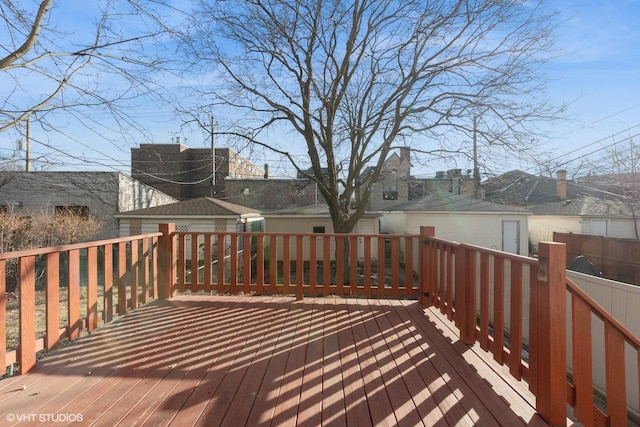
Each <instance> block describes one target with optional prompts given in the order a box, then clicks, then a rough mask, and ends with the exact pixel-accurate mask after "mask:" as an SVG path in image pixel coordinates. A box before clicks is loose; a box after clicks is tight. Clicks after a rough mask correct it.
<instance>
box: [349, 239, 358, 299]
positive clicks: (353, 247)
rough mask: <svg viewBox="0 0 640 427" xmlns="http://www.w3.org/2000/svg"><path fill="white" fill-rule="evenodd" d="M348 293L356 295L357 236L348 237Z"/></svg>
mask: <svg viewBox="0 0 640 427" xmlns="http://www.w3.org/2000/svg"><path fill="white" fill-rule="evenodd" d="M347 241H348V242H349V243H348V244H349V255H350V256H349V268H350V269H351V270H350V271H349V273H350V274H349V282H350V283H349V285H350V286H349V288H350V289H349V295H351V296H353V297H355V296H358V238H357V237H356V236H351V237H349V240H347Z"/></svg>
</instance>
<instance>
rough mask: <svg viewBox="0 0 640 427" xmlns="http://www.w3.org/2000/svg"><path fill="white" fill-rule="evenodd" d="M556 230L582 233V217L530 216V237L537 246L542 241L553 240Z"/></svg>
mask: <svg viewBox="0 0 640 427" xmlns="http://www.w3.org/2000/svg"><path fill="white" fill-rule="evenodd" d="M554 231H556V232H558V233H580V232H581V224H580V217H578V216H554V215H532V216H531V217H530V218H529V239H530V240H531V243H532V244H533V245H534V246H535V247H537V246H538V243H540V242H552V241H553V232H554Z"/></svg>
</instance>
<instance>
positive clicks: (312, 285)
mask: <svg viewBox="0 0 640 427" xmlns="http://www.w3.org/2000/svg"><path fill="white" fill-rule="evenodd" d="M317 252H318V242H317V237H316V236H310V237H309V295H310V296H312V297H315V296H317V295H318V288H317V285H318V268H317V267H318V255H317Z"/></svg>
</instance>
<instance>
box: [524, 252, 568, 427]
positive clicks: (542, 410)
mask: <svg viewBox="0 0 640 427" xmlns="http://www.w3.org/2000/svg"><path fill="white" fill-rule="evenodd" d="M566 257H567V255H566V246H565V244H564V243H556V242H541V243H540V244H539V245H538V268H537V280H536V281H535V283H532V287H535V289H532V290H531V291H532V292H531V295H532V298H531V300H530V304H531V307H530V313H531V315H532V316H535V318H536V323H537V327H538V331H537V333H536V334H535V335H536V336H535V337H533V339H535V340H536V342H530V345H529V347H530V349H531V351H535V355H532V358H531V361H532V362H534V361H535V362H534V363H536V365H537V366H535V367H532V368H533V369H532V370H533V372H536V377H535V378H531V381H535V382H536V387H534V389H535V395H536V411H538V413H539V414H540V416H541V417H542V418H543V419H544V420H545V421H546V422H547V423H549V424H550V425H552V426H559V425H562V426H564V425H566V422H567V330H566V324H567V323H566V318H567V313H566V309H567V305H566V299H567V296H566V292H567V291H566V283H567V279H566V266H567V264H566Z"/></svg>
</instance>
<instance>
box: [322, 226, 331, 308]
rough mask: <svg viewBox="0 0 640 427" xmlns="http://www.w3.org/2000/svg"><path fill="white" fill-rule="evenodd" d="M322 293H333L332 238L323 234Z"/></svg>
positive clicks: (325, 294)
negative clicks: (331, 287)
mask: <svg viewBox="0 0 640 427" xmlns="http://www.w3.org/2000/svg"><path fill="white" fill-rule="evenodd" d="M321 239H322V295H324V296H325V297H326V296H329V295H330V294H331V289H330V286H331V238H329V237H325V236H322V237H321Z"/></svg>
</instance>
